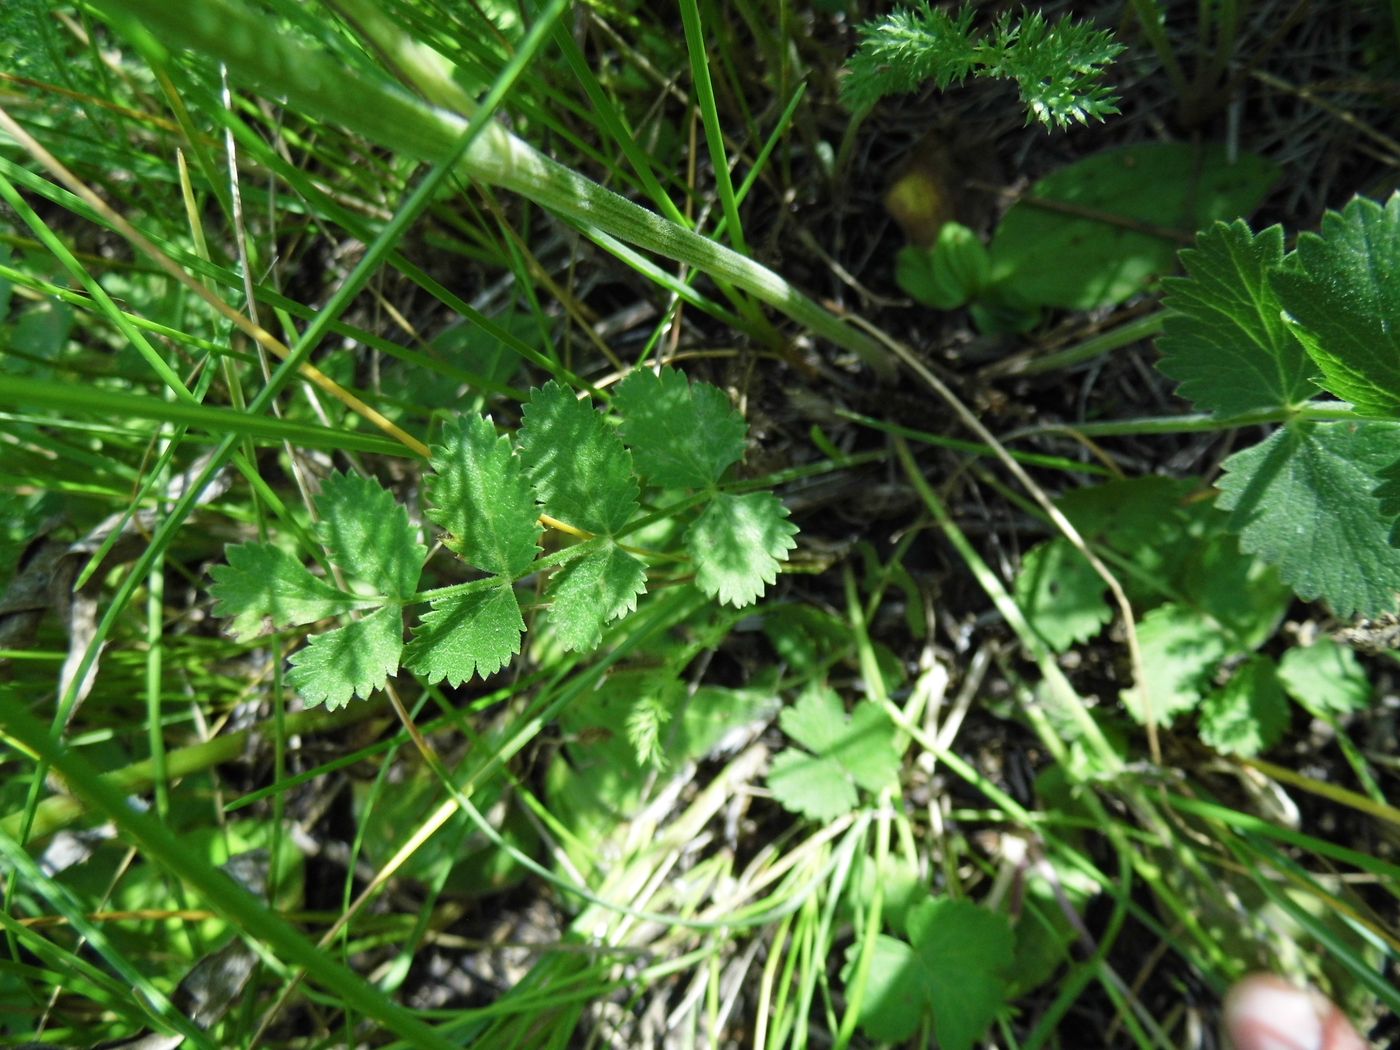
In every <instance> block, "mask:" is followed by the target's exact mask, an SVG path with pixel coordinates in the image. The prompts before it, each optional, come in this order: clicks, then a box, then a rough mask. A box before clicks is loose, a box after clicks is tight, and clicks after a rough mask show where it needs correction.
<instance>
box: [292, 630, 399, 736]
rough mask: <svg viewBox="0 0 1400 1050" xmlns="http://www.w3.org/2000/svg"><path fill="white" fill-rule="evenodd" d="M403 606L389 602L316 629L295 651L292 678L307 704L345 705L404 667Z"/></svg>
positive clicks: (367, 693)
mask: <svg viewBox="0 0 1400 1050" xmlns="http://www.w3.org/2000/svg"><path fill="white" fill-rule="evenodd" d="M402 652H403V610H402V608H400V607H399V606H397V605H386V606H384V607H383V608H381V609H377V610H375V611H374V612H372V613H370V615H368V616H366V617H364V618H363V619H361V620H351V621H350V622H349V623H347V624H346V625H345V626H344V627H337V628H336V629H335V630H334V631H330V632H328V633H326V634H313V635H312V636H311V637H310V639H308V641H307V644H306V646H305V648H303V649H300V650H298V651H297V652H295V653H293V654H292V659H291V663H292V669H291V670H290V671H289V672H288V673H287V680H288V681H289V682H291V684H292V685H293V686H294V687H295V688H296V690H297V692H299V693H300V694H301V696H302V699H303V700H305V701H306V702H307V703H308V704H312V705H315V704H325V705H326V707H328V708H330V709H331V710H335V709H336V708H337V707H344V706H345V705H346V704H348V703H349V702H350V698H351V697H352V696H358V697H360V698H361V699H366V700H367V699H369V697H370V694H372V693H373V692H374V691H375V690H376V689H382V688H383V687H384V683H385V681H387V680H388V677H389V675H391V674H394V673H395V672H396V671H398V669H399V655H400V654H401V653H402Z"/></svg>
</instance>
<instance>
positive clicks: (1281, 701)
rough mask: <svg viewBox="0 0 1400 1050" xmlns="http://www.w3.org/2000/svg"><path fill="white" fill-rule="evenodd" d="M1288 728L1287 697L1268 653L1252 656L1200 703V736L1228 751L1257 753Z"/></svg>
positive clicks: (1227, 752) (1231, 753)
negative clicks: (1202, 703) (1267, 655)
mask: <svg viewBox="0 0 1400 1050" xmlns="http://www.w3.org/2000/svg"><path fill="white" fill-rule="evenodd" d="M1286 728H1288V699H1287V698H1286V697H1285V696H1284V695H1283V686H1282V685H1281V684H1280V683H1279V676H1278V668H1276V667H1275V666H1274V662H1273V661H1272V660H1270V659H1269V658H1268V657H1266V656H1252V657H1250V658H1249V660H1247V661H1246V662H1245V663H1243V664H1242V665H1240V666H1239V667H1238V668H1236V669H1235V673H1234V674H1233V675H1232V676H1231V678H1230V681H1229V682H1227V683H1226V684H1225V686H1224V687H1223V688H1220V689H1217V690H1215V691H1213V692H1212V693H1211V694H1210V696H1208V697H1206V702H1205V704H1204V705H1202V707H1201V739H1202V740H1204V741H1205V742H1206V743H1207V744H1209V745H1210V746H1211V747H1213V748H1215V749H1216V750H1217V751H1220V752H1223V753H1224V754H1227V755H1244V756H1246V757H1248V756H1251V755H1257V754H1259V752H1261V751H1264V750H1266V749H1268V748H1270V747H1273V745H1274V744H1276V743H1278V741H1279V738H1280V737H1282V736H1283V731H1284V730H1285V729H1286Z"/></svg>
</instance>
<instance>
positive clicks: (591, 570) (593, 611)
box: [547, 539, 647, 650]
mask: <svg viewBox="0 0 1400 1050" xmlns="http://www.w3.org/2000/svg"><path fill="white" fill-rule="evenodd" d="M588 543H589V544H590V545H593V547H594V549H592V550H590V551H588V553H586V554H583V555H582V556H580V557H578V558H575V559H574V560H573V561H571V562H569V563H568V564H567V565H565V566H564V567H563V568H562V569H560V570H559V571H558V572H557V573H555V575H554V578H553V580H551V581H550V587H549V593H548V595H547V600H548V601H549V602H550V609H549V622H550V623H551V624H553V626H554V634H555V637H557V638H558V639H559V643H560V644H561V645H563V646H564V648H565V649H571V650H583V649H591V648H593V647H594V646H595V645H597V644H598V641H599V639H601V638H602V635H603V627H604V626H605V625H607V624H608V623H611V622H612V621H613V620H615V619H617V618H618V617H619V616H621V615H623V614H624V613H630V612H632V611H633V610H635V609H636V608H637V596H638V595H639V594H642V593H644V592H645V591H646V587H647V570H646V566H645V565H643V564H642V563H641V562H640V561H638V560H637V559H636V558H634V557H632V555H630V554H628V553H627V552H626V551H625V550H623V549H622V548H621V547H619V546H618V545H617V544H616V543H613V542H612V541H611V540H607V539H597V540H589V541H588Z"/></svg>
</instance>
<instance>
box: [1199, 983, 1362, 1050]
mask: <svg viewBox="0 0 1400 1050" xmlns="http://www.w3.org/2000/svg"><path fill="white" fill-rule="evenodd" d="M1225 1031H1226V1034H1227V1035H1228V1036H1229V1039H1230V1044H1231V1045H1232V1046H1233V1047H1234V1050H1366V1044H1365V1043H1363V1042H1362V1041H1361V1037H1360V1036H1359V1035H1357V1034H1356V1029H1355V1028H1353V1027H1352V1025H1351V1022H1350V1021H1348V1020H1347V1019H1346V1016H1345V1015H1344V1014H1343V1013H1342V1012H1341V1011H1340V1010H1338V1009H1337V1008H1336V1006H1334V1005H1333V1004H1332V1003H1331V1002H1329V1001H1328V1000H1327V999H1324V998H1323V997H1322V996H1320V995H1318V994H1317V993H1316V992H1312V991H1309V990H1307V989H1304V988H1299V987H1297V986H1296V985H1293V984H1290V983H1289V982H1287V981H1285V980H1284V979H1283V978H1281V977H1275V976H1274V975H1272V974H1254V975H1252V976H1250V977H1246V978H1245V979H1244V980H1242V981H1240V982H1239V983H1238V984H1237V985H1235V987H1234V988H1232V989H1231V990H1230V994H1229V995H1228V996H1226V998H1225Z"/></svg>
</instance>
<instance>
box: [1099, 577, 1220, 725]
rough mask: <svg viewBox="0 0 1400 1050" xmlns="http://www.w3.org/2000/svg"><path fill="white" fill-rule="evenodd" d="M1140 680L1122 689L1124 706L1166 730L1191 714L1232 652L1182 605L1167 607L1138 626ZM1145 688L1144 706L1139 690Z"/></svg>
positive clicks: (1215, 627) (1211, 625) (1206, 621)
mask: <svg viewBox="0 0 1400 1050" xmlns="http://www.w3.org/2000/svg"><path fill="white" fill-rule="evenodd" d="M1137 633H1138V647H1139V650H1140V652H1141V653H1142V673H1143V681H1142V682H1139V683H1138V684H1137V685H1136V686H1134V687H1133V688H1132V689H1125V690H1123V692H1122V694H1121V696H1122V700H1123V704H1124V706H1125V707H1127V709H1128V712H1129V714H1131V715H1132V716H1133V718H1134V719H1136V720H1137V721H1138V722H1144V723H1145V722H1146V721H1147V716H1148V714H1149V711H1148V706H1149V704H1150V707H1151V712H1150V713H1151V716H1152V719H1153V721H1155V722H1156V723H1157V724H1158V725H1170V724H1171V723H1172V722H1173V721H1174V720H1175V719H1176V717H1177V716H1178V715H1180V714H1183V713H1184V712H1186V711H1190V710H1193V709H1194V708H1195V707H1196V705H1197V704H1199V703H1200V702H1201V697H1202V695H1203V694H1204V693H1205V691H1206V689H1207V688H1208V687H1209V685H1210V680H1211V676H1212V675H1214V674H1215V670H1216V668H1217V667H1219V665H1220V661H1221V660H1223V659H1224V658H1225V657H1226V656H1228V655H1229V653H1230V649H1231V647H1230V645H1229V643H1228V641H1227V640H1226V638H1225V636H1224V635H1223V633H1222V632H1221V630H1220V625H1219V624H1217V623H1216V622H1215V621H1214V620H1212V619H1211V618H1210V617H1208V616H1205V615H1203V614H1202V613H1200V612H1198V611H1197V610H1195V609H1192V608H1189V607H1187V606H1185V605H1178V604H1175V603H1168V604H1166V605H1163V606H1160V607H1158V608H1156V609H1153V610H1152V611H1151V612H1149V613H1148V614H1147V615H1146V616H1144V617H1143V618H1142V620H1141V621H1140V622H1139V623H1138V632H1137ZM1143 686H1146V687H1147V698H1146V699H1147V701H1148V704H1145V703H1144V702H1143V695H1142V689H1143Z"/></svg>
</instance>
